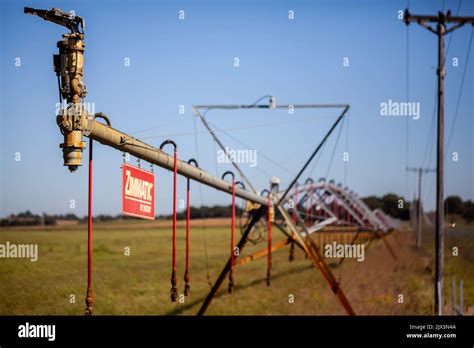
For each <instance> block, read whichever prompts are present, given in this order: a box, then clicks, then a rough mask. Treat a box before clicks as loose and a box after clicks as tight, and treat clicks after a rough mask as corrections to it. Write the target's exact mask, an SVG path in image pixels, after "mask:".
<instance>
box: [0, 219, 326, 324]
mask: <svg viewBox="0 0 474 348" xmlns="http://www.w3.org/2000/svg"><path fill="white" fill-rule="evenodd" d="M103 227H104V228H103ZM105 227H106V228H105ZM110 227H111V224H110V223H107V224H103V225H101V224H96V228H95V229H94V238H93V250H94V253H93V264H94V268H93V289H94V297H95V302H94V313H96V314H126V315H134V314H144V315H154V314H189V315H191V314H195V313H196V312H197V310H198V309H199V306H200V304H201V303H202V301H203V299H204V298H205V296H206V294H207V293H208V291H209V289H210V286H209V285H208V281H207V267H206V253H205V248H204V237H206V239H207V249H208V264H209V273H210V277H211V280H215V279H216V277H217V276H218V274H219V272H220V271H221V269H222V267H223V265H224V263H225V262H226V259H227V257H228V250H229V243H230V231H229V229H228V228H207V229H206V231H204V230H202V229H201V228H193V230H192V240H191V243H192V249H191V295H190V296H188V297H187V298H186V299H185V303H172V302H171V301H170V297H169V293H170V290H169V289H170V274H171V268H170V266H171V245H172V244H171V242H172V239H171V231H170V230H169V229H156V230H154V229H150V228H145V229H129V230H124V229H118V230H114V229H113V228H112V229H111V228H110ZM278 240H279V238H278V237H277V238H276V241H278ZM6 241H10V243H17V244H22V243H26V244H31V243H37V244H38V245H39V259H38V261H37V262H36V263H35V262H30V260H27V259H1V260H0V293H1V294H2V296H1V299H0V314H15V315H16V314H47V315H49V314H52V315H59V314H65V315H82V314H83V309H84V307H85V306H84V297H85V293H86V286H87V249H86V248H87V232H86V226H85V225H79V226H75V227H71V226H68V227H67V228H65V229H60V230H59V229H57V228H52V229H49V230H38V231H32V230H30V231H27V230H16V229H15V230H3V231H0V243H5V242H6ZM265 246H266V243H265V242H264V243H260V244H259V245H257V246H253V245H252V244H247V246H246V249H245V250H244V251H245V252H244V254H248V253H250V252H255V251H257V250H260V249H262V248H265ZM125 247H129V248H130V250H131V255H130V256H125V255H124V248H125ZM184 247H185V239H184V230H182V229H179V230H178V251H177V253H178V258H177V259H178V280H179V284H178V288H179V292H180V293H182V291H183V286H184V282H183V280H182V279H183V275H184V255H185V249H184ZM297 256H298V257H297V260H296V261H294V262H292V263H289V262H288V249H285V250H282V251H279V252H277V253H276V254H274V263H273V274H274V278H273V279H272V286H271V287H267V286H266V284H265V276H266V258H262V259H259V260H257V261H254V262H252V263H250V264H247V265H245V266H240V267H236V270H235V283H236V287H235V292H234V294H232V295H227V293H226V289H227V281H226V282H225V283H224V286H223V288H222V290H221V292H220V294H221V295H222V296H219V298H218V299H216V300H215V301H214V302H213V304H212V305H211V307H210V310H209V314H229V315H233V314H243V315H246V314H309V313H317V312H319V311H321V308H322V309H324V308H325V306H327V305H326V304H325V303H324V301H323V300H322V299H321V298H320V297H319V296H318V292H327V291H328V290H327V288H326V286H325V284H324V283H323V281H322V279H321V277H320V276H319V274H318V273H317V272H315V271H314V269H313V268H312V267H311V266H310V264H309V263H308V261H307V260H305V259H304V257H303V256H302V255H301V253H297ZM290 293H293V294H294V295H295V296H296V298H297V301H296V302H295V304H291V305H289V304H288V301H287V300H288V295H289V294H290ZM70 295H75V303H70ZM327 310H330V308H328V309H327Z"/></svg>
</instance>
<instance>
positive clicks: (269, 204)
mask: <svg viewBox="0 0 474 348" xmlns="http://www.w3.org/2000/svg"><path fill="white" fill-rule="evenodd" d="M267 215H268V258H267V286H270V277H271V270H272V200H271V195H270V194H268V213H267Z"/></svg>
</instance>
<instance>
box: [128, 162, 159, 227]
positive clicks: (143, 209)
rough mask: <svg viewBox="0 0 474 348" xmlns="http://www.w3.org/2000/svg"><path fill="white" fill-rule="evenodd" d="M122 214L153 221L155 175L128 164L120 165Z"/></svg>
mask: <svg viewBox="0 0 474 348" xmlns="http://www.w3.org/2000/svg"><path fill="white" fill-rule="evenodd" d="M122 213H123V214H124V215H130V216H135V217H139V218H142V219H148V220H154V219H155V174H154V173H152V172H149V171H147V170H143V169H140V168H137V167H134V166H131V165H129V164H125V163H124V164H123V165H122Z"/></svg>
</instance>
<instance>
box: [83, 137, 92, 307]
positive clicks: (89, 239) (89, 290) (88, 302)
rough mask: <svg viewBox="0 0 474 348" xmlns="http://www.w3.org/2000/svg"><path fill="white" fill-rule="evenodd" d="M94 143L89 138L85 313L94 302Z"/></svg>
mask: <svg viewBox="0 0 474 348" xmlns="http://www.w3.org/2000/svg"><path fill="white" fill-rule="evenodd" d="M92 144H93V140H92V139H89V190H88V198H87V204H88V206H87V215H88V216H87V294H86V311H85V315H92V304H93V303H94V296H93V294H92Z"/></svg>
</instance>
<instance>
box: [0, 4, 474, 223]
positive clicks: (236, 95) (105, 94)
mask: <svg viewBox="0 0 474 348" xmlns="http://www.w3.org/2000/svg"><path fill="white" fill-rule="evenodd" d="M442 3H443V2H442V1H421V0H412V1H411V2H410V10H411V12H412V13H417V14H419V13H420V14H430V13H436V12H437V11H438V10H441V7H442ZM406 4H407V2H406V1H355V0H352V1H349V0H344V1H343V0H338V1H120V2H112V1H80V2H79V1H13V0H7V1H2V2H1V4H0V8H1V14H0V21H1V22H0V30H1V32H0V40H1V41H0V45H1V47H2V50H1V53H0V54H1V62H0V63H1V66H0V74H1V75H0V76H1V85H0V88H1V90H0V93H1V101H2V103H1V106H0V108H1V109H0V110H1V118H0V138H1V140H0V141H1V142H0V146H1V148H0V156H1V168H0V174H1V185H0V190H1V202H0V204H1V214H2V216H4V215H8V214H10V213H17V212H19V211H24V210H26V209H29V210H31V211H33V212H35V213H41V212H46V213H69V212H72V213H76V214H78V215H84V214H85V213H86V210H87V201H86V198H87V166H83V167H81V168H80V169H79V170H78V171H77V172H76V173H73V174H71V173H69V172H68V170H67V169H66V168H65V167H63V166H62V153H61V151H60V149H59V144H60V143H61V142H62V137H61V135H60V133H59V130H58V128H57V126H56V123H55V116H54V111H55V104H56V103H57V101H58V100H57V99H58V91H57V87H56V77H55V74H54V72H53V69H52V55H53V54H55V53H56V51H57V48H56V42H57V41H58V40H59V39H60V35H61V34H63V33H65V32H66V30H65V29H63V28H62V27H59V26H57V25H54V24H52V23H47V22H45V21H43V20H41V19H39V18H35V17H32V16H27V15H25V14H23V7H24V6H31V7H36V8H48V9H49V8H51V7H59V8H61V9H62V10H64V11H69V10H74V11H75V12H76V13H77V14H78V15H80V16H83V17H85V18H86V53H85V83H86V85H87V89H88V95H87V98H86V101H87V102H89V103H94V105H95V111H97V112H98V111H102V112H104V113H106V114H108V115H109V116H110V117H111V119H112V123H113V126H114V127H115V128H117V129H119V130H121V131H124V132H129V133H131V134H132V135H136V136H137V137H140V138H142V139H144V140H146V141H147V142H149V143H150V144H152V145H155V146H159V144H160V143H161V142H162V141H163V140H165V139H166V137H171V138H172V139H174V140H175V141H176V142H177V143H178V146H179V155H180V157H181V158H182V159H186V160H187V159H189V158H191V157H195V158H197V159H198V161H199V164H200V166H201V167H202V168H204V169H206V170H207V171H209V172H211V173H214V174H215V173H216V170H217V173H218V174H219V175H221V174H222V173H223V172H224V171H225V170H228V169H230V167H229V166H228V165H226V164H216V154H215V151H216V149H217V148H216V147H215V145H214V144H213V142H212V140H211V138H210V136H209V135H208V134H205V133H204V128H203V127H202V125H201V124H200V123H199V122H198V121H197V120H195V118H194V116H193V114H192V112H191V105H194V104H227V103H230V104H251V103H253V102H254V101H255V100H256V99H258V98H259V97H261V96H263V95H267V94H271V95H274V96H275V97H276V100H277V103H282V104H298V103H348V104H350V105H351V109H350V111H349V114H348V118H347V120H346V123H345V125H344V127H347V128H344V129H343V130H342V132H341V136H340V139H339V143H338V146H337V147H336V150H335V152H334V153H335V157H334V160H333V161H332V165H331V168H330V170H329V174H328V177H329V178H334V179H335V180H336V181H338V182H339V181H340V182H343V181H344V161H343V160H342V153H343V152H344V151H346V150H347V151H348V152H349V156H350V157H349V162H348V163H347V168H346V169H347V176H346V185H347V186H349V187H350V188H352V189H354V190H355V191H356V192H358V193H359V194H360V195H362V196H366V195H371V194H375V195H382V194H384V193H387V192H395V193H398V194H402V195H403V196H405V197H407V198H408V199H410V200H411V199H412V198H413V195H414V189H415V187H416V186H415V183H416V177H415V175H413V174H407V173H406V172H405V167H406V165H407V156H406V129H407V119H406V118H405V117H383V116H381V115H380V103H382V102H387V101H388V100H389V99H391V100H393V101H399V102H403V101H406V100H407V91H406V85H407V80H406V75H407V58H406V57H407V45H406V43H407V41H406V40H407V28H406V26H405V24H404V23H403V22H402V21H400V20H399V19H398V18H397V15H398V13H397V12H398V11H399V10H403V9H404V8H405V7H406ZM457 8H458V0H453V1H451V0H447V1H446V4H445V9H451V10H452V11H453V12H455V11H456V9H457ZM180 10H184V11H185V16H186V18H185V20H180V19H179V18H178V14H179V11H180ZM289 10H293V11H294V12H295V19H294V20H289V19H288V11H289ZM459 13H460V15H466V16H467V15H470V16H473V15H474V3H473V2H472V1H462V3H461V7H460V12H459ZM408 30H409V34H408V35H409V42H410V49H409V72H410V73H409V76H410V83H409V91H410V95H409V101H412V102H419V103H420V108H421V117H420V119H418V120H412V119H410V120H409V121H408V124H409V125H408V127H409V150H410V153H409V161H408V165H409V166H419V165H422V164H424V165H425V166H431V167H433V166H434V165H435V153H434V150H435V146H434V145H435V144H434V143H433V146H428V147H427V142H428V139H429V134H430V124H431V120H432V115H433V105H434V102H435V99H434V97H435V88H436V69H435V66H436V64H437V41H436V36H435V35H433V34H431V33H430V32H428V31H427V30H425V29H423V28H421V27H420V26H417V25H411V26H410V27H409V29H408ZM471 31H472V29H471V27H470V26H465V27H464V28H462V29H460V30H458V31H456V32H455V33H454V35H453V37H452V41H451V43H450V48H449V52H448V55H447V78H446V90H447V93H446V125H447V134H449V132H450V130H451V126H452V120H453V117H454V110H455V105H456V102H457V98H458V94H459V89H460V84H461V78H462V75H463V71H464V67H465V65H466V61H465V59H466V54H467V48H468V44H469V39H470V36H471ZM449 40H450V38H449V37H447V43H448V41H449ZM473 56H474V53H472V54H471V56H470V64H469V66H468V70H467V73H466V78H465V82H464V88H463V93H462V97H461V103H460V107H459V112H458V116H457V121H456V127H455V129H454V132H453V134H454V135H453V138H452V141H451V143H450V146H449V149H448V151H447V152H448V156H447V181H446V194H456V195H460V196H462V197H463V198H465V199H467V198H470V199H472V198H473V197H474V187H473V179H472V178H473V171H474V164H473V151H474V142H473V137H472V133H473V130H474V129H473V117H472V116H473V101H472V100H473V99H474V98H472V96H473V73H472V72H473V67H472V65H473V63H474V62H473ZM234 57H239V59H240V67H238V68H236V67H234V66H233V63H234ZM344 57H348V58H349V66H348V67H344V66H343V59H344ZM454 57H457V58H458V59H459V66H458V67H453V66H452V59H453V58H454ZM16 58H20V59H21V66H20V67H16V66H15V59H16ZM126 58H129V60H130V66H129V67H126V66H124V59H126ZM181 104H182V105H185V113H184V114H182V115H181V114H179V112H178V110H179V105H181ZM339 112H340V110H328V111H314V110H313V111H297V112H296V113H295V114H294V115H289V114H288V113H287V112H285V111H270V110H261V111H245V112H241V111H225V112H221V111H210V112H209V113H208V119H209V121H210V122H212V123H213V124H215V125H216V126H218V127H219V128H223V129H229V128H232V129H233V130H231V131H229V133H230V134H231V135H232V136H234V137H236V138H238V139H240V140H241V141H242V142H244V143H245V144H248V145H249V146H250V147H251V148H252V149H257V156H258V157H257V158H258V164H257V166H256V167H255V168H251V167H249V166H248V165H243V170H244V171H245V172H246V173H247V174H248V176H249V177H251V179H252V181H253V182H254V185H255V186H256V187H257V188H258V189H263V188H266V187H267V186H268V180H269V177H268V176H267V175H266V174H263V173H262V171H263V172H265V173H271V174H272V175H276V176H279V177H280V178H281V180H282V182H283V183H284V184H286V183H288V182H289V181H290V180H291V178H292V176H291V175H290V174H289V173H287V172H286V171H283V170H282V169H280V168H278V167H276V166H274V165H273V164H272V163H270V162H268V161H266V160H265V159H264V158H263V156H267V157H270V158H272V159H274V160H275V161H278V162H280V163H281V165H282V166H284V167H286V168H288V169H289V171H290V172H293V173H296V172H297V170H298V169H299V167H300V166H301V165H302V164H303V163H304V162H305V160H306V158H307V157H308V156H309V154H310V152H311V151H312V149H313V148H314V147H315V146H316V145H317V143H318V142H319V141H320V140H321V138H322V137H323V135H324V133H325V132H326V131H327V130H328V129H329V127H330V126H331V124H332V122H334V120H335V119H336V117H337V115H338V113H339ZM194 122H196V125H197V129H198V136H197V139H198V146H199V154H198V153H197V151H196V147H195V137H194V135H192V134H190V133H193V130H194V124H193V123H194ZM249 125H257V126H260V125H269V126H268V127H263V126H262V127H255V128H248V127H249ZM239 128H240V129H239ZM219 134H220V136H221V138H222V140H223V142H224V143H226V144H227V145H228V146H229V147H231V148H234V149H241V148H243V147H242V146H241V145H240V144H239V143H236V142H235V141H234V140H232V139H231V138H229V137H227V136H226V135H225V134H222V133H219ZM336 138H337V132H336V133H335V134H334V136H332V137H331V139H330V141H329V142H328V143H327V145H326V146H325V148H324V151H323V152H322V154H321V157H320V159H319V160H318V163H317V165H316V166H315V169H314V171H313V172H312V173H309V172H308V173H305V175H304V179H305V178H306V177H307V176H309V175H310V174H311V176H313V177H314V178H315V179H318V178H319V177H321V176H325V175H326V173H327V172H328V166H329V163H330V158H331V155H332V153H333V148H334V146H335V142H336ZM346 144H348V146H347V149H346ZM429 144H430V143H429V142H428V145H429ZM426 147H427V150H425V148H426ZM94 150H95V161H94V167H95V168H94V180H95V187H94V212H95V213H96V214H98V213H104V214H118V213H119V212H120V209H121V198H120V194H121V186H120V185H121V180H120V178H121V170H120V165H121V161H122V156H121V153H120V152H118V151H117V150H114V149H112V148H107V147H105V146H101V145H98V144H97V146H95V147H94ZM453 151H456V152H458V154H459V161H457V162H453V161H452V160H451V155H450V154H451V153H452V152H453ZM17 152H19V153H20V154H21V161H15V153H17ZM425 153H426V155H425ZM259 155H260V156H259ZM84 159H85V161H84V163H85V162H86V160H87V153H86V152H85V153H84ZM430 159H431V161H430ZM131 162H132V164H133V163H136V162H135V159H133V158H132V161H131ZM430 162H431V163H430ZM142 166H145V164H143V162H142ZM155 173H156V185H155V186H156V197H157V203H156V213H157V214H164V213H165V214H167V213H169V212H170V211H171V206H172V197H171V192H172V176H171V174H170V173H168V172H165V171H164V170H162V169H159V168H155ZM425 179H426V181H425V185H424V187H423V188H424V193H425V194H424V197H423V198H424V200H425V205H426V207H428V208H429V209H431V208H433V207H434V193H435V190H434V184H435V180H434V179H435V177H434V175H433V174H429V175H428V176H426V177H425ZM197 185H198V184H194V185H193V187H195V188H196V190H194V193H193V194H192V200H193V204H195V205H199V204H200V203H201V197H200V194H199V190H197ZM179 186H180V188H179V196H180V198H184V188H185V179H184V178H181V179H180V181H179ZM202 192H203V196H202V203H203V204H208V205H209V204H228V203H229V202H230V197H229V196H227V195H225V194H222V193H221V192H217V191H215V190H213V189H210V188H206V187H203V190H202ZM72 199H74V200H75V201H76V206H75V208H74V209H71V208H70V200H72Z"/></svg>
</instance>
